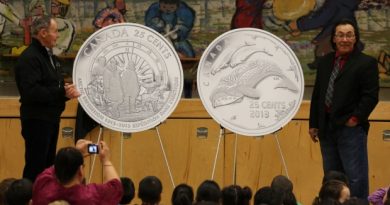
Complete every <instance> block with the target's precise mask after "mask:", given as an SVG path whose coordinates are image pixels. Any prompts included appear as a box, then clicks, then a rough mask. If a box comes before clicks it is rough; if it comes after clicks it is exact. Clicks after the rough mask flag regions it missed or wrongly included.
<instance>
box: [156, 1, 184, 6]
mask: <svg viewBox="0 0 390 205" xmlns="http://www.w3.org/2000/svg"><path fill="white" fill-rule="evenodd" d="M159 2H160V3H164V4H176V5H177V6H179V5H180V0H160V1H159Z"/></svg>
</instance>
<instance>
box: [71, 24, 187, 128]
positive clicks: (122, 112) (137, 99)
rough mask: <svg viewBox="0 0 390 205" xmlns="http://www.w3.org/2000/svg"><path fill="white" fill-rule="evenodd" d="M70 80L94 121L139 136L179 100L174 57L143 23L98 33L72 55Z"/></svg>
mask: <svg viewBox="0 0 390 205" xmlns="http://www.w3.org/2000/svg"><path fill="white" fill-rule="evenodd" d="M73 81H74V82H75V83H76V86H77V88H78V90H80V92H81V94H82V95H81V97H80V98H79V102H80V103H81V105H82V106H83V108H84V109H85V110H86V112H87V113H88V115H90V116H91V117H92V118H93V119H94V120H95V121H97V122H99V123H100V124H102V125H103V126H105V127H108V128H110V129H113V130H117V131H122V132H139V131H144V130H147V129H150V128H152V127H154V126H156V125H158V124H159V123H161V122H162V121H164V120H165V119H166V118H167V117H168V116H169V115H170V114H171V113H172V112H173V110H174V108H175V107H176V105H177V103H178V101H179V100H180V97H181V92H182V87H183V72H182V67H181V63H180V59H179V57H178V56H177V54H176V51H175V50H174V48H173V47H172V46H171V45H170V44H169V42H167V41H166V39H165V38H164V37H163V36H162V35H160V34H158V33H157V32H155V31H153V30H152V29H150V28H147V27H145V26H143V25H138V24H131V23H123V24H115V25H111V26H108V27H105V28H103V29H100V30H98V31H97V32H95V33H94V34H92V36H91V37H89V38H88V39H87V40H86V41H85V42H84V44H83V45H82V47H81V49H80V50H79V52H78V54H77V58H76V60H75V64H74V69H73Z"/></svg>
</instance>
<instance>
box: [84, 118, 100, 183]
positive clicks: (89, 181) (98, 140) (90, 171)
mask: <svg viewBox="0 0 390 205" xmlns="http://www.w3.org/2000/svg"><path fill="white" fill-rule="evenodd" d="M102 134H103V126H102V125H99V135H98V139H97V143H99V142H100V138H101V137H102ZM95 160H96V154H94V155H93V157H92V165H91V168H90V169H89V178H88V182H87V183H88V184H89V183H91V179H92V173H93V168H94V167H95Z"/></svg>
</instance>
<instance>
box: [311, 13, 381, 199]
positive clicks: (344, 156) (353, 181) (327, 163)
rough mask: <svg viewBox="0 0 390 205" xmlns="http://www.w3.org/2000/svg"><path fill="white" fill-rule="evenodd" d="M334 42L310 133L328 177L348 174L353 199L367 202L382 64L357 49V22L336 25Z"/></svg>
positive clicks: (324, 61)
mask: <svg viewBox="0 0 390 205" xmlns="http://www.w3.org/2000/svg"><path fill="white" fill-rule="evenodd" d="M331 39H332V41H331V43H332V45H333V48H334V49H335V50H336V52H333V53H330V54H328V55H326V56H324V57H322V58H320V59H319V67H318V69H317V76H316V81H315V85H314V90H313V94H312V99H311V106H310V130H309V134H310V136H311V138H312V140H313V141H314V142H317V141H318V140H319V141H320V147H321V153H322V158H323V168H324V173H327V172H328V171H330V170H335V171H340V172H343V173H345V174H346V175H347V177H348V179H349V181H350V189H351V196H356V197H358V198H361V199H364V200H367V196H368V157H367V133H368V127H369V123H368V116H369V115H370V113H371V112H372V110H373V109H374V108H375V106H376V104H377V103H378V93H379V76H378V68H377V62H376V60H375V59H374V58H372V57H370V56H367V55H365V54H363V53H362V52H361V51H359V49H357V48H356V43H357V42H359V30H358V29H357V27H356V24H355V23H354V22H353V21H350V20H347V19H344V20H341V21H340V22H338V23H336V24H335V27H334V28H333V31H332V37H331Z"/></svg>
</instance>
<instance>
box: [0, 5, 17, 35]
mask: <svg viewBox="0 0 390 205" xmlns="http://www.w3.org/2000/svg"><path fill="white" fill-rule="evenodd" d="M6 20H8V21H10V22H12V23H14V24H15V25H20V20H21V16H20V15H19V14H18V12H17V11H16V9H15V8H14V7H12V5H10V4H9V3H8V1H7V0H0V39H1V36H2V35H3V32H4V28H5V25H6Z"/></svg>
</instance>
